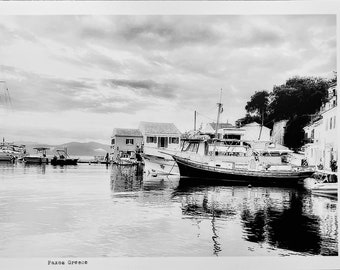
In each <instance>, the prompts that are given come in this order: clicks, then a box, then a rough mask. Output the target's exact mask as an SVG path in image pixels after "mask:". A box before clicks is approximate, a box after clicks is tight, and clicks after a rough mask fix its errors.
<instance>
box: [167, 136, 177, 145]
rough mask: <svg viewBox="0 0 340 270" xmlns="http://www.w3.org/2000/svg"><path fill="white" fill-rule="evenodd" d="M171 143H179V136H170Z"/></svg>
mask: <svg viewBox="0 0 340 270" xmlns="http://www.w3.org/2000/svg"><path fill="white" fill-rule="evenodd" d="M169 143H173V144H179V138H178V137H170V140H169Z"/></svg>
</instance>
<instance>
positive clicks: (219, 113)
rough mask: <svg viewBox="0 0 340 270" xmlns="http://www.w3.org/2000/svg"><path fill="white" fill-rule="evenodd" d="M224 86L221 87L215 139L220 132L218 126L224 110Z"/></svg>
mask: <svg viewBox="0 0 340 270" xmlns="http://www.w3.org/2000/svg"><path fill="white" fill-rule="evenodd" d="M221 102H222V88H221V92H220V102H219V103H217V107H218V109H217V121H216V130H215V139H217V132H218V126H219V123H220V115H221V113H222V112H223V105H222V103H221Z"/></svg>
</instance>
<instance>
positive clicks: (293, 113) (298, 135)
mask: <svg viewBox="0 0 340 270" xmlns="http://www.w3.org/2000/svg"><path fill="white" fill-rule="evenodd" d="M333 82H336V75H335V77H334V78H333V79H331V80H326V79H322V78H315V77H293V78H290V79H288V80H287V81H286V83H285V84H283V85H275V86H274V87H273V91H272V92H268V91H266V90H262V91H257V92H255V94H254V95H252V96H251V98H250V100H249V101H248V102H247V105H246V106H245V109H246V111H247V114H246V116H245V117H243V118H241V119H239V120H238V121H237V123H238V125H239V126H243V125H245V124H247V123H250V122H253V121H256V122H259V123H262V124H264V125H265V126H267V127H269V128H272V127H273V124H274V122H277V121H280V120H288V122H287V127H286V134H285V137H284V142H285V145H286V146H288V147H290V148H293V149H297V148H299V147H301V146H302V145H303V138H304V131H303V127H305V126H306V125H307V124H308V122H309V121H310V119H311V116H312V115H313V114H315V113H316V112H317V111H318V110H319V108H320V107H321V105H322V103H324V102H325V101H326V99H327V91H328V88H329V86H330V84H331V83H333Z"/></svg>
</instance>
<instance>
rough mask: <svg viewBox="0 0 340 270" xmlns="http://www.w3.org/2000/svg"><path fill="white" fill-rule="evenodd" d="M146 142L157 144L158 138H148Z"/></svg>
mask: <svg viewBox="0 0 340 270" xmlns="http://www.w3.org/2000/svg"><path fill="white" fill-rule="evenodd" d="M146 142H147V143H157V138H156V137H146Z"/></svg>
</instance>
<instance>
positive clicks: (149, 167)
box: [143, 155, 179, 175]
mask: <svg viewBox="0 0 340 270" xmlns="http://www.w3.org/2000/svg"><path fill="white" fill-rule="evenodd" d="M143 159H144V164H145V170H146V172H147V173H156V174H162V175H169V174H171V175H179V169H178V166H177V164H176V162H175V160H174V159H173V158H171V157H170V156H168V157H161V156H153V155H143Z"/></svg>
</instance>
